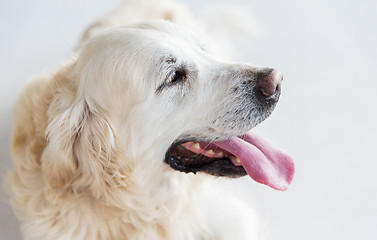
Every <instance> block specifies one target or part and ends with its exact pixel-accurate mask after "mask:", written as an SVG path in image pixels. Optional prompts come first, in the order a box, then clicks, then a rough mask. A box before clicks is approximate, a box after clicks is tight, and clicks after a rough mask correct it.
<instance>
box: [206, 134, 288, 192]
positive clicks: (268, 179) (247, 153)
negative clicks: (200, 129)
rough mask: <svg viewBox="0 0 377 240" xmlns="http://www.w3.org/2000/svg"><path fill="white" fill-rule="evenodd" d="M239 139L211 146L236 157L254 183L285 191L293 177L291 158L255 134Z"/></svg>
mask: <svg viewBox="0 0 377 240" xmlns="http://www.w3.org/2000/svg"><path fill="white" fill-rule="evenodd" d="M241 138H242V139H241ZM241 138H240V137H232V138H230V139H227V140H225V141H218V142H213V144H214V145H216V146H218V147H220V148H223V149H225V150H226V151H228V152H230V153H232V154H233V155H235V156H237V157H238V158H239V159H240V160H241V163H242V166H243V167H244V168H245V170H246V172H247V173H248V174H249V176H250V177H251V178H252V179H254V180H255V181H257V182H259V183H262V184H266V185H268V186H270V187H272V188H274V189H277V190H282V191H284V190H286V189H287V188H288V185H289V184H290V183H291V181H292V179H293V175H294V164H293V160H292V158H291V157H290V156H289V155H288V154H287V153H285V152H283V151H282V150H280V149H279V148H278V147H277V146H275V145H274V144H273V143H271V142H270V141H268V140H266V139H263V138H261V137H259V136H256V135H255V134H250V133H247V134H245V135H243V136H241ZM243 139H244V140H243Z"/></svg>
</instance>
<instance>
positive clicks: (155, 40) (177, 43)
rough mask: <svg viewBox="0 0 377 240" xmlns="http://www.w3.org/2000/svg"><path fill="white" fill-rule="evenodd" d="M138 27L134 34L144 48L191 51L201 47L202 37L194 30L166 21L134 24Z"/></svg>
mask: <svg viewBox="0 0 377 240" xmlns="http://www.w3.org/2000/svg"><path fill="white" fill-rule="evenodd" d="M133 28H135V29H138V30H139V31H136V32H135V33H134V34H136V35H139V37H138V40H139V41H140V43H142V42H144V43H148V44H143V47H145V48H151V49H156V50H160V51H164V50H165V51H178V52H180V53H182V52H185V51H192V49H193V48H202V46H203V45H204V43H203V42H204V41H203V39H202V38H201V37H200V35H198V34H197V33H195V32H194V31H192V30H190V29H188V28H186V27H182V26H180V25H177V24H174V23H172V22H168V21H160V20H159V21H149V22H145V23H141V24H137V25H135V26H134V27H133Z"/></svg>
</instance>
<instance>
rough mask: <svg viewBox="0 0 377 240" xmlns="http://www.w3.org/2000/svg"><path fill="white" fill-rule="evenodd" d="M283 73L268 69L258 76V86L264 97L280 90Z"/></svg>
mask: <svg viewBox="0 0 377 240" xmlns="http://www.w3.org/2000/svg"><path fill="white" fill-rule="evenodd" d="M282 81H283V75H282V74H281V73H280V72H278V71H277V70H274V69H268V70H267V71H264V72H263V73H262V74H260V75H259V76H258V81H257V83H258V85H257V86H258V88H259V90H260V92H261V93H262V95H263V96H264V97H271V96H273V95H274V94H275V92H277V91H280V87H281V82H282Z"/></svg>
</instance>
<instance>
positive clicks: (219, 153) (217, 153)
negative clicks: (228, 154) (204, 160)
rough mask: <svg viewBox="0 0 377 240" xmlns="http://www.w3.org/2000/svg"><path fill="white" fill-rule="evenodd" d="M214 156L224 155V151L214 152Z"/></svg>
mask: <svg viewBox="0 0 377 240" xmlns="http://www.w3.org/2000/svg"><path fill="white" fill-rule="evenodd" d="M216 156H217V157H224V153H223V152H216Z"/></svg>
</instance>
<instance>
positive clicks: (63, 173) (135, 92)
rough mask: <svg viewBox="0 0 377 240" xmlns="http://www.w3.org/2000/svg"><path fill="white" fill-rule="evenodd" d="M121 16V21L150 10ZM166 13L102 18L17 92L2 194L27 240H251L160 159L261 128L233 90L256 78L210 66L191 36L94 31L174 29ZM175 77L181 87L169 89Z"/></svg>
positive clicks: (225, 210)
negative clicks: (67, 54)
mask: <svg viewBox="0 0 377 240" xmlns="http://www.w3.org/2000/svg"><path fill="white" fill-rule="evenodd" d="M127 4H128V5H127ZM127 4H126V5H125V6H126V7H120V8H119V9H123V11H126V10H124V9H133V7H135V6H137V7H138V9H139V8H140V9H150V7H148V8H147V7H146V6H145V4H146V3H145V2H144V1H142V3H140V5H135V4H136V2H128V3H127ZM172 4H173V3H170V2H165V1H163V4H161V5H159V6H160V7H159V8H158V10H156V12H154V13H153V14H151V17H147V16H150V15H149V14H150V12H149V11H147V10H143V12H142V10H140V11H139V12H137V14H136V13H133V14H131V13H130V12H126V14H124V18H125V19H123V20H120V19H119V18H118V19H117V20H115V18H112V17H106V18H105V20H101V21H100V22H99V23H96V24H95V25H93V26H92V27H91V28H90V29H89V30H88V31H86V33H85V35H84V37H83V40H82V42H83V43H82V44H81V45H80V47H79V49H80V50H79V51H78V53H77V56H76V57H74V58H73V59H71V60H69V61H67V62H65V63H63V64H62V65H61V66H59V67H58V69H57V70H56V71H53V72H52V73H51V74H46V75H43V76H41V77H39V78H36V79H34V80H33V81H32V82H30V83H29V85H28V86H27V88H26V89H25V91H24V92H23V94H22V96H21V97H20V99H19V102H18V104H17V106H16V108H15V116H14V128H13V138H12V153H13V157H14V170H13V171H12V172H11V173H10V174H9V176H8V179H7V182H8V186H9V192H10V195H11V202H12V205H13V208H14V210H15V212H16V214H17V215H18V216H19V218H20V219H21V221H22V230H23V233H24V235H25V237H27V238H28V239H54V240H58V239H70V240H76V239H77V240H78V239H85V240H88V239H133V240H134V239H135V240H136V239H174V240H177V239H255V238H256V232H257V231H256V224H255V220H254V214H253V212H252V210H251V209H250V207H249V206H248V205H247V204H246V203H244V202H243V201H242V200H239V199H238V198H237V197H236V196H233V195H232V194H230V193H229V192H226V191H225V190H224V189H222V188H221V187H219V186H218V184H217V183H216V182H215V181H214V178H213V177H210V176H207V175H204V174H203V175H202V174H197V175H194V174H185V173H181V172H178V171H174V170H173V169H171V168H170V167H169V166H168V165H167V164H166V163H164V161H163V159H164V156H165V153H166V150H167V149H168V148H169V146H170V145H171V144H172V143H173V142H174V141H176V140H177V139H180V138H182V137H187V136H194V137H198V138H201V139H206V140H209V141H211V140H214V139H226V138H228V137H230V136H234V135H238V134H242V133H244V132H245V131H247V130H248V129H250V128H251V127H253V126H255V125H256V124H258V123H259V122H260V121H262V120H263V119H264V118H265V117H266V116H268V114H269V110H266V111H264V110H263V112H262V111H261V110H260V109H259V108H258V107H257V106H256V103H254V102H253V101H254V100H253V98H252V96H250V95H249V94H248V92H249V91H248V89H244V88H242V86H243V85H242V83H243V82H244V81H245V79H254V78H253V76H254V75H255V74H258V72H260V71H262V70H263V69H262V68H258V67H255V66H251V65H248V64H240V63H229V62H224V61H220V60H218V59H217V58H215V57H213V56H212V55H211V54H209V53H208V51H206V47H205V45H203V44H202V43H201V40H200V38H198V37H197V36H196V35H195V34H194V33H192V32H191V31H190V30H187V29H186V28H182V27H179V26H177V25H175V24H173V23H169V22H165V21H161V20H160V21H158V20H154V21H151V22H146V23H141V24H134V25H129V26H128V27H118V28H113V29H111V30H107V31H104V30H105V29H108V28H110V27H112V26H113V22H119V24H123V23H131V22H134V21H139V20H144V19H146V18H157V17H159V18H167V19H170V20H173V21H176V22H180V21H181V20H178V19H177V18H178V16H181V17H182V16H186V15H185V14H186V10H182V9H181V7H179V8H176V7H175V6H176V5H172ZM127 6H128V7H129V8H127ZM172 6H173V7H172ZM172 8H173V9H174V11H172ZM119 9H118V10H117V11H119ZM127 11H129V10H127ZM180 13H184V14H180ZM118 15H119V14H118ZM118 15H117V16H118ZM113 16H114V15H113ZM119 16H122V15H119ZM132 16H138V17H135V19H133V18H131V17H132ZM189 18H190V17H187V18H186V17H185V19H189ZM130 19H131V20H130ZM185 21H186V20H182V22H185ZM190 21H191V20H190ZM110 22H111V24H110ZM116 25H118V24H116ZM93 36H94V37H93ZM84 43H85V44H84ZM203 49H204V50H203ZM176 69H184V70H185V71H186V72H185V73H186V74H185V79H184V81H182V82H178V83H174V82H172V80H171V78H172V74H174V72H175V71H176ZM254 82H255V80H254ZM250 84H251V85H253V84H255V83H253V82H251V83H250ZM250 114H253V115H254V116H255V117H254V118H253V119H251V120H250V119H245V116H249V115H250ZM219 199H221V200H219Z"/></svg>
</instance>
